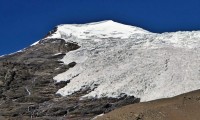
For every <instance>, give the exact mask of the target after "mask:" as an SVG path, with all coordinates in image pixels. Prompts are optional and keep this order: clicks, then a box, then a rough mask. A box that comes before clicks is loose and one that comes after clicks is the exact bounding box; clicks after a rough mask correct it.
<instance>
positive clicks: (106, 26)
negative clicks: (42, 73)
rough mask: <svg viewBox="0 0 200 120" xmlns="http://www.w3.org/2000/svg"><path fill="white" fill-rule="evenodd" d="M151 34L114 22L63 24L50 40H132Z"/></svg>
mask: <svg viewBox="0 0 200 120" xmlns="http://www.w3.org/2000/svg"><path fill="white" fill-rule="evenodd" d="M148 33H150V32H148V31H146V30H143V29H141V28H138V27H134V26H129V25H124V24H121V23H117V22H114V21H112V20H107V21H101V22H94V23H88V24H63V25H59V26H58V29H57V31H56V32H55V33H54V34H53V35H52V36H49V37H48V38H68V37H70V36H76V37H77V38H81V39H88V38H109V37H111V38H130V37H131V35H133V34H148Z"/></svg>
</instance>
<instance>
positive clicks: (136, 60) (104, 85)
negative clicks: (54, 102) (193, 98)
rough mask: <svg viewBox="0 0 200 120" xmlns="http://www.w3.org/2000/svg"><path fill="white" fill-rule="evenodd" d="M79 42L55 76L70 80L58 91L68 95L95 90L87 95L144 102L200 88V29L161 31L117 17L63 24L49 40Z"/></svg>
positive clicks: (58, 79)
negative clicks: (139, 25) (122, 22)
mask: <svg viewBox="0 0 200 120" xmlns="http://www.w3.org/2000/svg"><path fill="white" fill-rule="evenodd" d="M51 38H59V39H60V38H61V39H64V40H65V41H66V42H76V43H77V44H78V45H79V46H80V48H79V49H77V50H74V51H70V52H67V53H66V55H65V56H64V58H63V59H62V60H61V61H63V62H64V64H70V63H72V62H75V63H76V65H75V66H74V67H73V68H70V69H69V70H68V71H66V72H64V73H61V74H58V75H57V76H55V77H54V80H55V81H57V82H61V81H68V82H69V83H68V84H67V85H66V86H65V87H63V88H61V89H59V90H58V92H57V93H58V94H61V95H63V96H68V95H71V94H73V93H76V92H78V91H80V90H85V89H87V90H88V89H89V90H92V91H91V92H89V93H88V94H86V95H84V96H82V98H93V97H95V98H102V97H113V98H119V97H121V95H128V96H135V97H137V98H141V101H149V100H155V99H159V98H166V97H173V96H176V95H179V94H182V93H186V92H189V91H193V90H197V89H199V88H200V82H199V78H200V74H199V67H198V66H200V62H199V61H200V55H199V54H198V53H199V51H200V32H199V31H192V32H174V33H163V34H156V33H151V32H148V31H145V30H143V29H141V28H138V27H134V26H129V25H124V24H121V23H117V22H114V21H110V20H109V21H101V22H95V23H88V24H64V25H59V26H58V27H57V30H56V31H55V33H53V34H52V35H51V36H48V37H47V39H51Z"/></svg>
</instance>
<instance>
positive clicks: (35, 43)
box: [30, 41, 40, 46]
mask: <svg viewBox="0 0 200 120" xmlns="http://www.w3.org/2000/svg"><path fill="white" fill-rule="evenodd" d="M39 42H40V41H36V42H35V43H33V44H32V45H30V46H34V45H37V44H38V43H39Z"/></svg>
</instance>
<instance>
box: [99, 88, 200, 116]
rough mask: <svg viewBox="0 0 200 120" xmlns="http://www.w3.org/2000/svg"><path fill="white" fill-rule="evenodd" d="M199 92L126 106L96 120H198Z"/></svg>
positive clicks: (199, 108) (199, 109)
mask: <svg viewBox="0 0 200 120" xmlns="http://www.w3.org/2000/svg"><path fill="white" fill-rule="evenodd" d="M199 111H200V90H197V91H193V92H190V93H186V94H182V95H179V96H176V97H173V98H167V99H160V100H155V101H150V102H144V103H136V104H133V105H127V106H124V107H122V108H119V109H116V110H114V111H111V112H110V113H108V114H105V115H103V116H101V117H98V118H97V119H96V120H200V112H199Z"/></svg>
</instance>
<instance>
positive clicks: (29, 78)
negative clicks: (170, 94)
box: [0, 39, 139, 120]
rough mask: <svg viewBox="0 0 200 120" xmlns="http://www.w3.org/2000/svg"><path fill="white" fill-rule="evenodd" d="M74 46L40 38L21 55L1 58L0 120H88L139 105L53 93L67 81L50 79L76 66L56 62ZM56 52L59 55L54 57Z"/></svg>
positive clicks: (126, 99) (128, 100)
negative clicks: (128, 105)
mask: <svg viewBox="0 0 200 120" xmlns="http://www.w3.org/2000/svg"><path fill="white" fill-rule="evenodd" d="M78 48H80V46H79V45H78V44H76V43H66V42H65V40H63V39H48V40H47V39H43V40H41V41H40V42H39V44H37V45H35V46H31V47H29V48H26V49H25V50H24V51H23V52H19V53H15V54H13V55H8V56H5V57H1V58H0V119H3V120H4V119H5V120H6V119H10V120H30V119H34V120H56V119H57V120H63V119H70V120H73V119H74V120H77V119H91V118H93V117H94V116H96V115H99V114H102V113H106V112H109V111H111V110H113V109H115V108H118V107H121V106H124V105H127V104H132V103H136V102H139V99H137V98H134V97H127V96H124V97H123V98H121V99H111V98H102V99H90V100H79V98H80V96H82V95H84V94H86V93H87V92H88V91H80V92H77V93H75V94H73V95H71V96H67V97H62V96H60V95H57V94H55V93H56V92H57V90H58V89H60V88H61V87H63V86H65V85H66V84H67V82H61V83H55V81H54V80H53V77H54V76H56V75H57V74H59V73H62V72H65V71H67V70H68V69H69V68H71V67H74V66H75V65H76V63H75V62H72V63H70V64H68V65H64V64H63V63H62V62H60V61H59V60H60V59H61V58H62V57H63V56H64V55H65V53H66V52H68V51H72V50H76V49H78ZM57 53H59V54H57Z"/></svg>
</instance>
